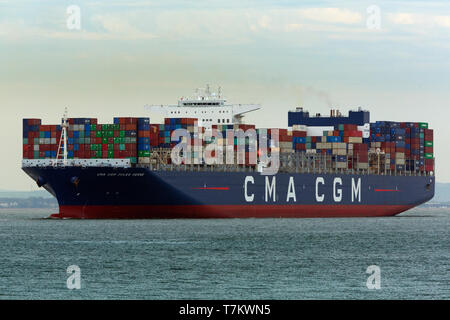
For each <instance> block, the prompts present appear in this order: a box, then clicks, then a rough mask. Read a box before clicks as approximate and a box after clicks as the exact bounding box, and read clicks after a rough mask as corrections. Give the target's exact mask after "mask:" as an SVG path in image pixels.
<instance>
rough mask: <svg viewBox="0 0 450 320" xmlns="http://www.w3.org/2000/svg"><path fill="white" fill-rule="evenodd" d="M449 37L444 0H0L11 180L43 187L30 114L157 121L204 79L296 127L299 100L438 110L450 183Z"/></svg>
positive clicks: (439, 157)
mask: <svg viewBox="0 0 450 320" xmlns="http://www.w3.org/2000/svg"><path fill="white" fill-rule="evenodd" d="M71 6H77V8H79V17H80V19H79V21H80V25H79V27H80V28H79V29H78V28H76V26H77V25H76V23H74V21H75V22H76V19H75V20H74V11H71V10H70V8H71ZM68 9H69V10H68ZM74 26H75V28H74ZM449 40H450V6H449V5H448V2H447V1H364V0H363V1H291V0H279V1H275V0H271V1H269V0H227V1H219V0H208V1H203V0H195V1H188V0H186V1H180V0H164V1H138V0H130V1H122V0H118V1H77V0H72V1H64V0H41V1H25V0H0V108H1V119H0V121H1V124H0V148H1V149H0V150H1V152H2V157H1V164H2V165H1V168H0V170H1V171H0V172H1V177H2V179H1V180H0V190H32V189H35V188H36V186H35V184H34V182H33V181H32V180H31V179H30V178H29V177H27V176H26V175H25V173H23V172H22V171H21V169H20V168H21V159H22V118H41V119H42V122H43V123H44V124H56V123H58V122H59V121H60V119H61V116H62V114H63V112H64V108H65V107H68V108H69V116H72V117H93V118H98V119H99V122H102V123H111V122H112V118H113V117H115V116H150V118H151V121H152V122H154V123H159V122H161V120H162V118H161V117H160V116H158V115H154V114H149V113H148V111H147V110H145V109H144V105H146V104H176V102H177V100H178V99H179V98H180V97H181V96H189V95H190V94H192V93H193V92H194V90H195V88H199V87H205V85H206V84H210V85H211V86H212V87H217V86H219V85H220V86H221V87H222V92H223V93H224V95H225V96H226V98H227V99H228V101H229V102H231V103H260V104H261V105H262V108H261V110H259V111H257V112H254V113H251V114H249V115H247V117H246V119H245V121H246V122H247V123H254V124H256V125H257V126H258V127H287V112H288V111H289V110H292V109H295V107H296V106H303V107H304V108H306V109H308V110H309V111H310V112H311V113H314V114H315V113H322V114H329V110H330V109H331V108H333V109H339V110H340V111H341V112H342V113H343V114H347V112H348V110H353V109H355V108H357V107H362V108H363V109H366V110H369V111H370V112H371V121H376V120H390V121H420V122H428V123H429V125H430V127H431V128H433V129H434V130H435V136H434V139H435V157H436V175H437V181H439V182H450V165H448V162H447V160H446V159H450V148H448V147H447V145H449V144H450V125H449V124H450V117H449V116H450V110H449V101H450V90H449V89H450V59H449V57H450V41H449Z"/></svg>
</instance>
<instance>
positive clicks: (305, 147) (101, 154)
mask: <svg viewBox="0 0 450 320" xmlns="http://www.w3.org/2000/svg"><path fill="white" fill-rule="evenodd" d="M196 121H197V119H195V118H166V119H165V120H164V124H152V123H150V119H149V118H114V122H113V124H98V123H97V119H90V118H72V119H69V120H68V123H69V129H68V146H67V148H68V157H69V159H70V158H75V159H76V158H79V159H83V158H84V159H94V158H95V159H97V158H119V159H120V158H129V159H131V162H132V163H139V164H149V163H150V157H151V152H152V150H153V149H156V148H164V149H168V148H172V147H174V146H175V145H176V144H177V143H178V142H179V141H171V135H172V132H173V131H174V130H176V129H180V128H182V129H186V130H187V131H188V132H190V133H191V137H192V139H191V145H192V146H193V148H192V154H191V156H192V159H196V158H198V159H200V158H201V154H200V153H201V152H202V150H203V148H204V147H205V146H206V145H207V144H208V143H211V142H212V141H213V140H210V141H206V142H205V141H204V139H203V134H204V133H205V128H198V132H194V130H195V124H196ZM368 128H369V127H368ZM212 129H213V130H217V131H219V132H220V133H221V134H222V139H221V140H220V141H217V143H218V145H219V152H223V154H224V159H225V154H226V153H225V152H226V149H225V145H227V144H226V141H225V140H226V139H227V130H233V131H234V133H236V131H237V130H243V131H244V132H245V131H247V130H248V129H255V126H254V125H245V124H234V125H213V126H212ZM273 130H275V129H271V128H268V129H264V128H260V129H256V134H257V141H259V137H260V135H266V136H267V143H266V145H258V146H257V148H258V150H259V151H262V150H267V151H268V152H269V153H270V152H273V151H279V152H280V153H284V154H286V153H292V152H303V153H305V154H323V155H326V157H329V158H327V159H329V161H330V163H331V164H332V166H333V167H334V168H338V169H347V168H348V169H352V168H355V169H373V168H377V169H378V170H380V169H381V170H395V171H413V172H419V171H420V172H423V171H426V172H430V171H434V152H433V151H434V150H433V147H434V145H433V130H431V129H428V124H427V123H419V122H390V121H377V122H375V123H371V124H370V137H369V138H363V131H361V130H359V129H358V126H357V125H354V124H338V125H335V126H334V130H325V131H323V134H322V136H308V134H307V132H308V127H307V126H305V125H293V126H292V127H291V128H289V129H276V130H278V134H279V144H278V146H276V145H273V144H272V143H271V141H270V139H271V136H272V133H273ZM60 138H61V126H60V125H42V124H41V120H40V119H24V120H23V158H24V159H52V158H56V155H57V151H58V144H59V140H60ZM233 149H234V155H235V159H234V163H237V151H238V150H242V149H243V150H245V158H244V159H245V165H249V164H250V163H251V162H252V161H250V160H251V159H250V157H249V154H250V151H251V148H250V146H249V140H248V139H244V140H240V139H238V138H237V137H236V136H234V137H233ZM370 155H376V157H370Z"/></svg>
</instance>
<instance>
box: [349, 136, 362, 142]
mask: <svg viewBox="0 0 450 320" xmlns="http://www.w3.org/2000/svg"><path fill="white" fill-rule="evenodd" d="M348 143H362V138H361V137H348Z"/></svg>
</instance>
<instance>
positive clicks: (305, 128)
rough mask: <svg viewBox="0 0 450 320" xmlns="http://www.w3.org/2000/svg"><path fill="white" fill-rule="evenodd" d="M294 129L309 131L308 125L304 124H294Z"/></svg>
mask: <svg viewBox="0 0 450 320" xmlns="http://www.w3.org/2000/svg"><path fill="white" fill-rule="evenodd" d="M292 130H293V131H307V130H308V126H305V125H303V124H294V125H293V126H292Z"/></svg>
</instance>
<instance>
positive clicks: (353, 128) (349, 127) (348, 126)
mask: <svg viewBox="0 0 450 320" xmlns="http://www.w3.org/2000/svg"><path fill="white" fill-rule="evenodd" d="M356 130H358V126H357V125H356V124H344V131H356Z"/></svg>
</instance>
